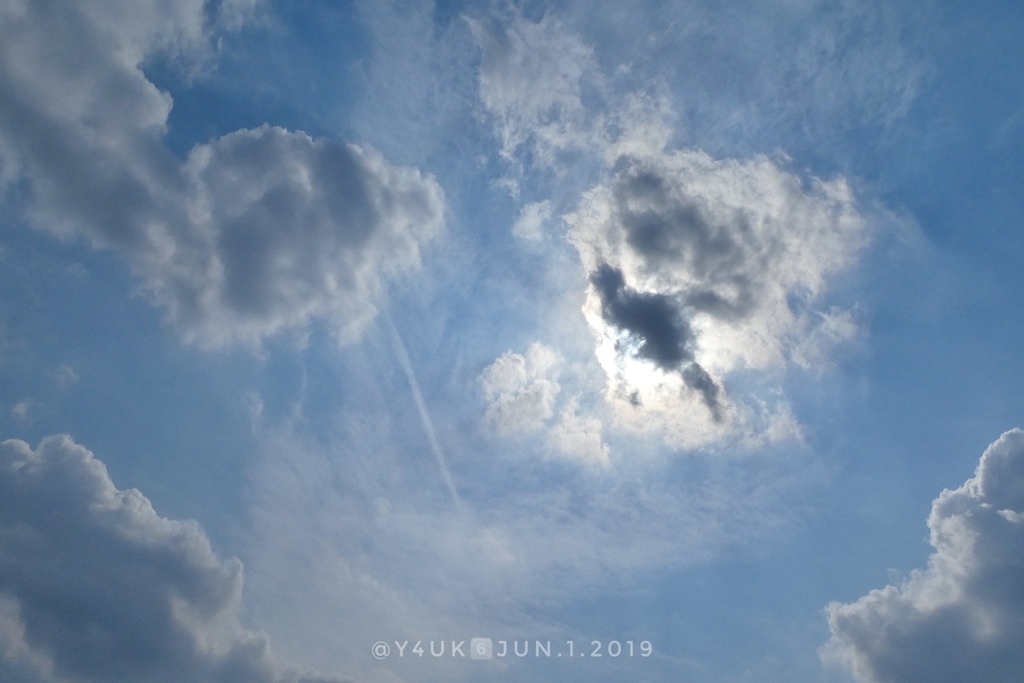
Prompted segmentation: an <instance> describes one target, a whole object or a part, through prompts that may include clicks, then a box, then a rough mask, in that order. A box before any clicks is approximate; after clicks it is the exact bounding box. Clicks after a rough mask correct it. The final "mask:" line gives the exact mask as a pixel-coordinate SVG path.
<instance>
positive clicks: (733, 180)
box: [565, 150, 868, 444]
mask: <svg viewBox="0 0 1024 683" xmlns="http://www.w3.org/2000/svg"><path fill="white" fill-rule="evenodd" d="M618 167H619V168H618V170H616V171H615V172H614V173H613V174H612V176H611V177H610V178H609V179H608V180H607V181H605V182H603V183H601V184H599V185H597V186H596V187H594V188H593V189H591V190H590V191H589V192H587V193H586V195H585V196H584V198H583V200H582V201H581V202H580V205H579V208H578V209H577V210H576V211H574V212H572V213H570V214H568V215H567V216H566V217H565V218H566V221H567V222H568V224H569V225H570V233H569V239H570V240H571V241H572V242H573V244H574V245H575V246H576V247H577V249H578V251H579V253H580V257H581V259H582V262H583V266H584V268H585V269H586V271H587V272H588V273H589V274H590V283H591V290H590V295H589V297H588V300H587V303H586V305H585V307H584V314H585V315H586V317H587V320H588V322H589V323H590V324H591V326H592V327H593V328H594V330H595V332H596V333H597V334H598V337H599V339H600V341H599V343H598V346H599V348H598V357H599V359H601V360H602V365H603V366H604V367H605V369H606V372H608V374H609V377H610V378H611V383H610V389H611V393H612V395H613V396H618V397H619V398H620V399H622V400H619V401H618V402H619V404H620V413H623V412H624V413H628V415H627V416H626V420H627V421H631V422H632V423H633V424H635V425H636V424H641V422H642V421H644V420H646V419H647V418H650V417H652V416H651V415H647V416H642V415H639V414H637V413H638V410H639V411H640V412H650V411H654V412H655V413H657V412H659V411H662V410H663V408H664V409H665V410H671V406H672V405H673V404H677V405H678V406H679V408H678V409H679V410H683V411H686V410H687V409H686V407H685V405H683V404H685V403H686V402H687V400H688V399H686V397H685V396H684V397H683V399H682V404H680V400H679V398H678V394H679V393H680V390H683V391H684V393H685V389H684V388H688V389H689V390H690V392H691V393H695V394H696V395H697V396H698V397H699V398H700V400H701V402H703V404H704V406H705V408H706V409H705V411H704V413H705V414H706V415H705V416H703V417H702V416H700V415H698V414H697V413H695V412H694V411H690V418H691V419H693V420H696V424H695V428H693V429H691V430H690V434H689V436H686V437H681V438H674V439H672V440H674V441H676V442H677V443H683V442H685V443H688V444H700V443H701V442H710V441H714V440H717V439H720V438H722V437H723V436H725V435H727V434H728V433H732V432H735V431H736V427H739V428H740V429H739V430H740V431H747V432H750V433H751V434H754V433H756V432H757V431H758V429H757V428H753V427H752V425H753V422H754V421H758V420H759V421H761V422H765V419H760V418H757V420H755V418H754V417H753V414H752V413H751V412H750V411H751V407H752V406H753V405H754V403H756V401H754V400H752V398H749V397H748V398H743V400H742V401H740V402H739V403H737V400H738V399H736V397H731V396H730V395H729V393H728V382H727V381H723V379H721V378H726V377H727V376H728V375H729V373H732V372H736V371H740V370H754V371H760V372H763V373H765V372H770V371H777V370H779V369H782V368H785V367H786V366H787V365H788V364H790V363H796V364H798V365H801V366H808V365H809V364H810V363H811V362H812V361H813V360H818V359H819V358H820V357H821V356H822V355H823V354H822V353H821V352H820V351H821V350H822V349H824V348H826V346H827V344H825V342H826V341H827V340H828V339H838V338H841V337H843V336H844V335H845V336H849V330H848V328H849V327H850V326H852V325H853V323H852V320H851V319H850V318H849V316H846V315H844V312H842V311H841V310H838V309H833V310H832V311H831V312H830V313H829V314H828V315H825V314H821V313H819V312H817V311H816V310H815V308H814V304H815V303H816V302H817V300H818V299H819V298H820V297H821V295H822V294H823V293H824V291H825V289H826V287H827V283H828V281H829V279H830V277H832V276H834V275H835V274H836V273H838V272H840V271H841V270H843V269H844V268H846V267H848V266H849V265H851V264H852V263H853V261H854V260H855V258H856V256H857V253H858V251H859V250H860V249H861V248H862V247H863V246H864V245H865V244H866V242H867V238H868V226H867V221H866V220H865V219H864V218H863V217H862V216H861V215H860V214H859V213H858V211H857V208H856V206H855V204H854V201H853V198H852V195H851V193H850V190H849V188H848V186H847V184H846V183H845V181H843V180H842V179H836V180H833V181H823V180H820V179H817V178H810V179H809V180H807V181H804V180H802V179H801V178H799V177H797V176H796V175H794V174H792V173H790V172H789V171H787V170H785V169H784V168H782V167H781V166H780V165H779V164H778V163H777V162H775V161H773V160H771V159H769V158H767V157H754V158H752V159H749V160H746V161H740V160H731V159H726V160H718V159H714V158H712V157H710V156H709V155H707V154H705V153H703V152H700V151H696V150H675V151H662V152H659V153H656V154H653V153H645V154H640V155H637V156H626V157H623V158H621V159H620V160H619V162H618ZM809 339H814V340H816V345H815V346H814V347H813V348H812V346H811V345H810V342H809V341H808V340H809ZM637 360H639V361H646V362H648V363H649V364H650V365H651V366H653V369H654V370H657V371H660V372H653V373H652V372H651V371H650V370H644V369H643V368H639V367H637V363H636V362H635V361H637ZM667 373H671V374H676V375H678V376H679V381H677V380H675V379H673V378H672V377H669V376H666V374H667ZM645 406H647V408H645ZM771 412H772V410H771V409H770V410H769V414H770V413H771ZM763 417H765V418H766V419H767V416H763ZM709 419H710V420H711V421H712V423H719V424H711V423H708V420H709ZM772 421H773V420H772V419H767V422H768V423H771V422H772ZM655 422H662V423H666V422H667V416H665V419H661V418H657V419H656V420H655ZM730 422H732V423H733V425H732V426H730V425H729V424H728V423H730ZM701 423H703V426H701ZM647 424H651V423H647Z"/></svg>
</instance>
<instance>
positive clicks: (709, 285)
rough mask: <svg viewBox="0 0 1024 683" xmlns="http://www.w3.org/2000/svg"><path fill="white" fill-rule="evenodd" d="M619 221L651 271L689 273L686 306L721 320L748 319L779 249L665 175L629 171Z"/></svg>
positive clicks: (619, 184) (743, 219) (618, 188)
mask: <svg viewBox="0 0 1024 683" xmlns="http://www.w3.org/2000/svg"><path fill="white" fill-rule="evenodd" d="M614 198H615V201H614V211H615V213H614V219H615V222H616V223H617V224H618V225H619V226H620V227H621V229H622V230H623V231H624V233H625V238H626V242H627V244H629V246H630V247H631V248H632V250H633V251H634V252H635V253H636V254H637V255H639V256H641V257H642V258H643V260H644V263H645V266H646V268H647V269H648V270H649V271H650V272H657V271H659V270H661V269H664V268H672V269H681V270H683V271H685V272H687V273H690V274H691V275H692V276H693V278H694V280H695V282H696V283H699V284H695V285H693V286H692V287H691V288H690V291H687V292H686V293H685V303H686V306H687V307H689V308H692V309H694V310H698V311H701V312H703V313H707V314H709V315H712V316H715V317H717V318H721V319H727V320H739V319H743V318H745V317H747V316H749V314H750V313H751V312H752V311H753V310H754V309H755V308H756V307H757V304H758V290H757V282H756V277H755V275H756V274H757V273H760V272H763V271H764V269H765V260H766V259H770V258H772V256H773V254H774V253H775V251H776V245H774V244H770V243H765V242H764V241H763V240H760V239H758V237H757V236H756V235H755V231H754V230H753V227H752V226H751V224H750V219H749V218H748V217H747V216H746V215H745V214H744V213H743V212H742V211H734V212H732V213H731V214H727V215H726V216H715V217H713V216H712V215H710V214H709V212H708V211H707V210H706V209H705V208H703V207H702V206H701V205H700V203H698V202H697V201H696V200H695V199H694V198H692V197H689V196H687V194H686V193H685V192H683V191H682V189H681V188H680V187H678V183H676V184H673V183H672V182H670V180H669V179H668V178H666V177H665V176H664V174H663V173H662V172H659V171H657V170H655V169H653V168H648V167H646V166H645V165H639V164H638V165H637V166H634V167H631V168H628V169H627V170H625V171H624V172H623V173H622V174H621V175H620V176H619V177H618V178H617V180H616V184H615V187H614Z"/></svg>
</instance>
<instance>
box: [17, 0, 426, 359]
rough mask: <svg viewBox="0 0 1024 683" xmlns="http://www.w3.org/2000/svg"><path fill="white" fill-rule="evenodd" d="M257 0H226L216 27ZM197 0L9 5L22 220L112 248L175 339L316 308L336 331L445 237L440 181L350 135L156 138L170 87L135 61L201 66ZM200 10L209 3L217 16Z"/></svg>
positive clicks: (282, 319)
mask: <svg viewBox="0 0 1024 683" xmlns="http://www.w3.org/2000/svg"><path fill="white" fill-rule="evenodd" d="M253 6H254V4H253V3H252V2H232V3H225V4H222V5H221V6H220V7H221V12H220V14H219V15H218V16H219V17H220V20H222V21H223V23H226V24H236V23H237V22H238V21H239V17H242V16H244V15H246V14H247V13H251V11H252V8H253ZM206 9H207V8H206V7H205V6H204V3H203V2H202V1H201V0H191V1H190V2H180V3H179V2H160V1H159V0H144V1H142V2H131V3H129V2H120V1H119V0H105V1H102V2H66V3H54V2H44V3H6V4H5V5H4V7H3V9H0V44H2V47H0V50H2V51H3V52H2V63H3V67H2V68H0V93H2V94H0V156H2V168H3V169H4V173H5V175H6V179H7V180H8V181H9V182H10V181H12V180H14V179H16V178H24V179H25V180H27V185H26V186H27V188H28V201H27V207H28V212H29V216H30V218H31V219H32V220H33V222H34V223H35V224H36V225H38V226H40V227H42V228H45V229H47V230H50V231H52V232H54V233H57V234H59V235H63V236H68V237H79V236H81V237H85V238H86V239H87V240H89V241H90V242H91V243H92V244H93V245H94V246H97V247H106V248H114V249H116V250H118V251H119V252H120V253H121V255H122V256H123V257H124V258H125V260H126V261H127V262H128V264H129V265H130V266H131V267H132V269H133V270H134V271H135V273H136V274H137V275H138V276H139V277H140V278H141V279H142V281H143V283H144V285H145V287H146V289H147V290H149V291H150V292H151V293H152V294H153V296H154V297H155V299H156V300H157V301H159V302H160V303H161V304H162V305H163V306H164V307H165V308H166V310H167V315H168V319H169V320H170V322H171V323H173V324H174V325H175V326H176V327H177V328H178V329H179V331H180V332H181V333H182V335H183V336H184V337H185V338H186V339H188V340H190V341H193V342H195V343H198V344H201V345H205V346H219V345H223V344H226V343H230V342H237V341H241V342H248V343H253V342H256V341H258V340H260V339H261V338H263V337H265V336H267V335H269V334H273V333H274V332H276V331H279V330H282V329H287V328H296V327H301V326H304V325H306V324H307V323H308V322H309V321H310V320H312V319H314V318H319V319H323V320H326V321H327V322H328V324H329V326H330V327H332V328H333V329H334V330H335V331H337V332H338V333H339V334H340V335H342V336H345V335H348V334H351V333H353V332H355V331H357V330H358V328H359V326H360V324H361V323H362V322H363V321H365V320H366V319H367V318H368V317H370V316H372V314H373V312H374V309H373V300H374V298H375V296H376V295H377V294H378V293H379V289H380V285H381V283H382V282H383V281H384V280H385V279H386V278H388V277H390V276H393V275H395V274H396V273H399V272H403V271H406V270H408V269H410V268H415V267H417V266H418V264H419V246H420V244H421V243H423V242H425V241H427V240H430V239H431V238H433V237H434V236H435V235H436V234H437V233H438V231H439V229H440V226H441V222H442V214H443V200H442V193H441V190H440V188H439V187H438V185H437V184H436V183H435V182H434V181H433V180H432V179H429V178H426V177H423V176H422V175H420V173H419V172H418V171H415V170H413V169H408V168H397V167H393V166H390V165H388V164H387V163H386V162H385V161H384V160H383V159H381V158H380V157H379V156H378V155H377V154H375V153H373V152H371V151H367V150H364V149H361V148H359V147H357V146H354V145H344V144H340V143H337V142H333V141H330V140H314V139H312V138H310V137H309V136H307V135H305V134H303V133H295V132H288V131H285V130H282V129H280V128H272V127H268V126H263V127H260V128H257V129H255V130H243V131H237V132H235V133H232V134H229V135H226V136H224V137H222V138H220V139H217V140H214V141H212V142H210V143H208V144H202V145H198V146H197V147H195V148H194V149H193V150H192V151H191V153H190V154H189V156H188V159H187V160H186V161H185V162H184V163H182V162H180V161H179V160H178V159H177V158H175V157H174V156H173V155H172V154H171V152H170V151H169V150H168V149H167V148H166V147H165V145H164V143H163V140H162V135H163V133H164V131H165V129H166V125H167V119H168V115H169V113H170V110H171V105H172V102H171V98H170V96H169V95H167V94H166V93H163V92H160V91H159V90H158V89H157V88H156V86H154V85H153V83H151V82H150V81H149V80H148V79H147V78H146V76H145V74H144V73H143V71H142V68H141V67H142V64H143V63H144V62H145V61H146V60H147V59H152V58H154V57H156V56H166V55H172V56H173V55H184V58H185V59H191V60H193V61H196V60H198V61H201V60H202V59H204V54H205V53H206V52H207V51H208V50H209V43H210V37H211V35H212V31H213V30H214V29H213V28H211V26H210V24H209V22H208V21H207V19H206V15H205V14H204V12H205V11H206ZM211 11H212V10H211Z"/></svg>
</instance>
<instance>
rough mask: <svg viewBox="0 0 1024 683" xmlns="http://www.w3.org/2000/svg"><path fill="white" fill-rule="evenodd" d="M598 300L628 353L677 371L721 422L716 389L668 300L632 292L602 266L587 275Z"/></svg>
mask: <svg viewBox="0 0 1024 683" xmlns="http://www.w3.org/2000/svg"><path fill="white" fill-rule="evenodd" d="M590 283H591V284H592V285H593V286H594V289H595V290H596V291H597V294H598V297H599V298H600V300H601V314H602V315H603V316H604V319H605V320H606V321H607V322H609V323H610V324H611V325H612V326H613V327H615V328H617V329H618V330H620V331H622V332H625V333H626V335H627V336H628V337H629V339H630V341H632V342H634V343H635V349H633V350H632V351H631V352H632V353H633V354H634V355H635V356H636V357H638V358H643V359H645V360H649V361H651V362H653V363H654V364H655V365H656V366H657V367H658V368H660V369H662V370H668V371H679V372H680V375H681V376H682V378H683V382H684V383H685V384H686V386H688V387H689V388H691V389H693V390H695V391H698V392H700V394H701V396H702V397H703V399H704V403H705V404H706V405H707V407H708V409H709V410H710V411H711V413H712V415H713V417H714V418H715V420H716V421H717V420H721V409H720V406H719V405H718V394H719V391H720V390H719V387H718V385H717V384H716V383H715V381H714V380H713V379H712V378H711V377H710V375H708V373H707V371H706V370H705V369H704V368H702V367H701V366H700V364H698V363H697V362H696V361H695V360H694V358H693V351H692V349H691V348H690V346H691V344H692V338H693V332H692V331H691V329H690V325H689V323H688V322H687V321H686V319H685V318H684V317H683V315H682V311H680V310H679V308H678V307H677V306H676V303H675V301H673V300H672V298H671V297H668V296H665V295H663V294H656V293H654V294H652V293H643V292H636V291H634V290H631V289H630V288H629V287H627V286H626V281H625V279H624V278H623V277H622V271H621V270H618V269H615V268H612V267H611V266H609V265H608V264H607V263H602V264H601V265H600V266H599V267H598V269H597V271H596V272H595V273H594V274H593V275H591V276H590Z"/></svg>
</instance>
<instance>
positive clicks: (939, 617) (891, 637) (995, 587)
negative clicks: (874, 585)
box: [822, 429, 1024, 683]
mask: <svg viewBox="0 0 1024 683" xmlns="http://www.w3.org/2000/svg"><path fill="white" fill-rule="evenodd" d="M928 528H929V529H930V530H931V544H932V546H933V547H934V549H935V551H934V552H933V553H932V555H931V557H930V558H929V560H928V567H927V568H926V569H923V570H915V571H914V572H912V573H911V574H910V577H909V578H907V579H906V580H905V581H904V582H903V583H902V584H901V585H900V586H898V587H897V586H887V587H885V588H883V589H881V590H873V591H871V592H870V593H869V594H867V595H865V596H863V597H861V598H860V599H859V600H857V601H856V602H853V603H850V604H842V603H837V602H834V603H831V604H830V605H829V606H828V608H827V614H828V622H829V628H830V629H831V631H832V638H831V640H830V641H829V642H828V644H827V645H826V646H825V647H824V648H823V650H822V657H823V659H824V660H825V661H826V662H829V663H834V664H838V665H841V666H844V667H845V668H847V669H848V670H849V671H850V672H851V673H852V674H853V676H854V678H856V679H857V681H858V682H859V683H916V682H917V681H929V683H946V682H949V683H953V682H956V683H963V682H964V681H985V682H986V683H1004V682H1005V683H1011V682H1013V681H1018V680H1020V672H1021V671H1022V670H1024V590H1022V587H1024V432H1022V431H1021V430H1019V429H1014V430H1011V431H1009V432H1006V433H1005V434H1003V435H1002V436H1001V437H1000V438H999V439H998V440H997V441H996V442H995V443H993V444H992V445H991V446H989V447H988V449H987V450H986V451H985V453H984V455H982V457H981V461H980V463H979V464H978V468H977V471H976V472H975V475H974V477H972V478H971V479H968V480H967V481H966V482H965V483H964V485H963V486H961V487H960V488H958V489H956V490H953V491H950V490H945V491H943V492H942V493H941V494H940V495H939V497H938V498H936V499H935V502H934V503H933V504H932V511H931V515H930V516H929V518H928Z"/></svg>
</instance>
